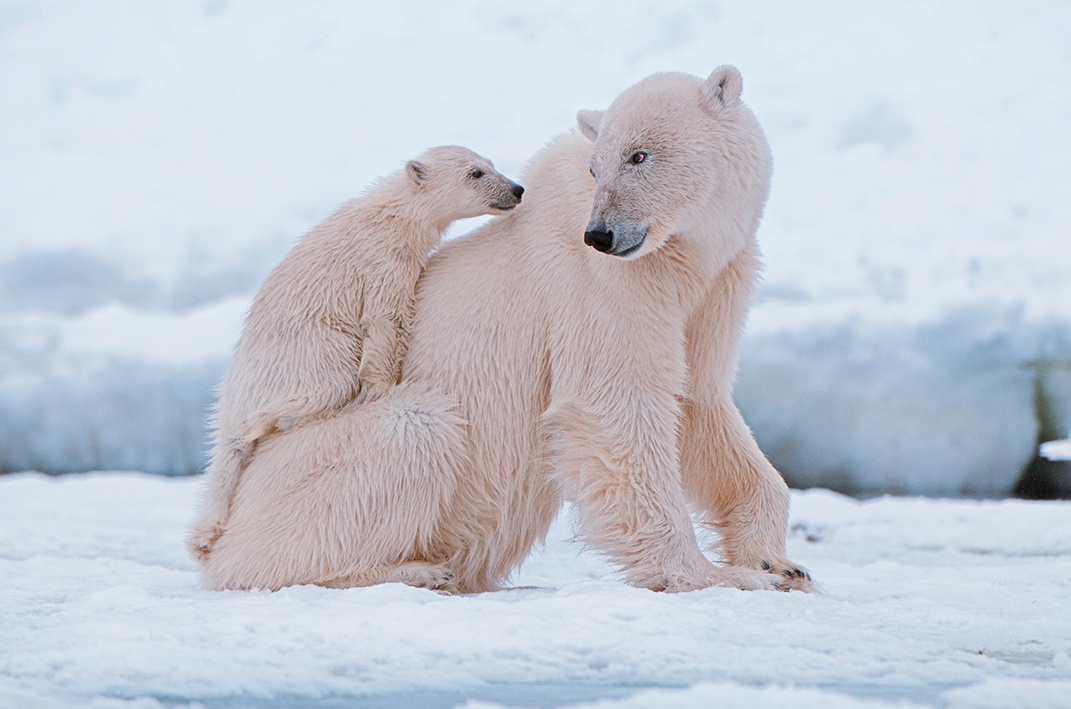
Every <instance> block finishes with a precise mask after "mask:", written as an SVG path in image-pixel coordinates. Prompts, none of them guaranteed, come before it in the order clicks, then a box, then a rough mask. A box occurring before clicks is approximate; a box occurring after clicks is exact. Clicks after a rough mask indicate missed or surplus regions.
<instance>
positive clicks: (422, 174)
mask: <svg viewBox="0 0 1071 709" xmlns="http://www.w3.org/2000/svg"><path fill="white" fill-rule="evenodd" d="M405 174H406V175H408V176H409V179H410V180H412V181H413V182H415V183H417V184H418V185H422V184H424V180H426V179H428V166H427V165H425V164H424V163H422V162H420V161H419V160H410V161H409V162H407V163H406V164H405Z"/></svg>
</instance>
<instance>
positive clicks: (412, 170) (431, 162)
mask: <svg viewBox="0 0 1071 709" xmlns="http://www.w3.org/2000/svg"><path fill="white" fill-rule="evenodd" d="M405 175H406V177H407V178H408V179H409V181H410V186H411V188H412V189H413V190H414V192H415V194H416V195H417V196H418V198H419V202H420V205H421V207H422V208H423V209H425V210H428V211H429V212H432V213H435V214H436V215H437V216H440V217H441V220H442V221H444V222H449V221H453V220H455V219H468V218H470V217H479V216H482V215H484V214H501V213H502V212H507V211H509V210H511V209H513V208H514V207H516V206H517V205H518V204H520V202H521V195H522V194H524V188H523V187H521V186H520V185H518V184H517V183H516V182H514V181H513V180H511V179H509V178H508V177H506V176H505V175H502V174H500V173H499V172H498V171H497V170H495V166H494V165H493V164H491V161H490V160H488V159H487V158H485V157H483V156H481V155H478V154H476V153H474V152H472V151H471V150H469V149H468V148H462V147H460V146H457V145H442V146H439V147H437V148H430V149H428V150H426V151H425V152H424V153H422V154H421V155H420V156H419V157H417V158H416V159H415V160H410V161H409V162H407V163H406V164H405Z"/></svg>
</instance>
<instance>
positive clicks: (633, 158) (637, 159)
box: [628, 150, 647, 165]
mask: <svg viewBox="0 0 1071 709" xmlns="http://www.w3.org/2000/svg"><path fill="white" fill-rule="evenodd" d="M646 159H647V153H645V152H643V151H642V150H637V151H636V152H634V153H633V154H632V155H630V156H629V158H628V161H629V162H630V163H632V164H633V165H639V164H640V163H641V162H643V161H644V160H646Z"/></svg>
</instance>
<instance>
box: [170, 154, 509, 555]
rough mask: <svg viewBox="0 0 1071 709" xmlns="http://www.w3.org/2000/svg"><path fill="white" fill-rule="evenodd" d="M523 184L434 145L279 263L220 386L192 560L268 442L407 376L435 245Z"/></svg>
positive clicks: (475, 158)
mask: <svg viewBox="0 0 1071 709" xmlns="http://www.w3.org/2000/svg"><path fill="white" fill-rule="evenodd" d="M523 192H524V188H523V187H521V186H520V185H518V184H516V183H515V182H513V181H511V180H509V179H507V178H506V177H504V176H502V175H501V174H499V173H498V172H496V171H495V169H494V166H493V165H492V164H491V162H490V161H489V160H487V159H486V158H483V157H481V156H479V155H477V154H476V153H474V152H472V151H471V150H467V149H465V148H461V147H457V146H443V147H438V148H432V149H430V150H428V151H427V152H425V153H424V154H422V155H421V156H420V157H418V158H417V159H415V160H410V161H409V162H408V163H406V165H405V167H404V168H403V169H401V170H398V171H397V172H395V173H392V174H390V175H388V176H387V177H385V178H382V179H381V180H380V181H378V182H377V183H376V184H375V185H373V186H372V187H371V188H370V189H369V190H368V191H367V192H366V193H365V194H364V195H363V196H361V197H359V198H357V199H354V200H351V201H349V202H347V203H346V204H344V205H343V206H342V207H341V208H340V209H339V210H338V211H336V212H335V213H334V214H332V215H331V216H330V217H328V218H327V219H325V220H324V221H323V223H321V224H320V225H319V226H317V227H315V228H314V229H313V230H312V231H310V232H309V233H308V234H306V235H305V237H304V238H302V239H301V241H300V242H299V243H298V244H297V245H296V246H295V247H294V248H293V250H291V251H290V253H288V254H287V255H286V257H285V258H284V259H283V260H282V262H281V263H279V265H277V266H276V267H275V268H274V269H273V270H272V272H271V273H270V274H269V275H268V277H267V279H265V281H264V283H263V284H262V285H261V287H260V289H259V290H258V291H257V294H256V297H255V298H254V300H253V304H252V306H251V307H250V310H249V314H248V315H247V317H246V321H245V326H244V329H243V331H242V335H241V337H240V339H239V340H238V345H237V347H236V348H235V352H234V356H233V358H232V360H231V365H230V368H229V369H228V370H227V374H226V376H225V377H224V379H223V384H222V387H221V389H220V398H219V403H218V405H217V411H216V414H215V417H214V423H215V426H216V431H215V437H214V440H215V446H214V449H213V451H212V456H211V461H210V463H209V467H208V472H207V475H206V478H207V480H206V489H205V493H204V498H203V501H202V504H201V512H200V515H199V517H198V519H197V521H196V522H195V523H194V526H193V529H192V531H191V535H190V538H189V541H188V544H189V548H190V551H191V553H192V554H193V556H194V558H200V557H203V556H205V555H207V554H208V553H209V552H210V551H211V549H212V545H213V544H214V543H215V541H216V540H217V539H218V538H219V536H220V535H221V534H222V533H223V529H224V527H225V525H226V522H227V519H228V517H229V514H230V505H231V500H232V498H233V496H234V490H235V487H236V486H237V483H238V478H239V476H240V474H241V471H242V469H243V468H244V466H245V464H246V462H247V461H248V460H249V457H250V455H251V454H252V452H253V449H254V447H255V446H256V444H257V442H258V440H260V439H262V438H263V437H265V436H267V435H269V434H271V433H272V432H273V431H276V430H281V429H287V428H292V427H293V426H295V425H297V424H299V423H301V422H303V421H306V420H308V419H311V418H316V417H320V416H323V415H325V414H328V413H331V412H333V411H337V410H338V409H340V408H341V407H342V406H344V405H345V404H347V403H349V402H350V401H352V400H353V399H355V398H356V397H358V396H360V397H362V398H363V399H366V400H370V399H375V398H378V397H379V396H381V395H382V394H383V393H384V392H385V391H386V390H387V389H389V388H390V387H391V386H392V385H393V384H395V383H396V382H397V381H398V378H399V375H400V374H401V364H402V360H403V358H404V357H405V353H406V350H407V348H408V342H409V331H410V325H411V322H412V317H413V309H414V290H415V287H416V282H417V278H418V277H419V276H420V273H421V271H422V270H423V268H424V266H425V264H426V263H427V259H428V254H429V252H431V251H432V250H434V249H435V248H436V247H437V246H438V245H439V241H440V239H441V237H442V234H443V232H444V231H446V229H447V227H449V226H450V224H451V223H452V222H454V221H456V220H458V219H465V218H469V217H477V216H481V215H485V214H499V213H502V212H506V211H508V210H510V209H513V208H514V207H515V206H517V204H519V203H520V200H521V195H522V193H523Z"/></svg>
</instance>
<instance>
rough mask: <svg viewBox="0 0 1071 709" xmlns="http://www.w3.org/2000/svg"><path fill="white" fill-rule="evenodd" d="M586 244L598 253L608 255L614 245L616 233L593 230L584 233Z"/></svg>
mask: <svg viewBox="0 0 1071 709" xmlns="http://www.w3.org/2000/svg"><path fill="white" fill-rule="evenodd" d="M584 243H585V244H587V245H588V246H590V247H591V248H593V249H595V250H596V251H601V252H603V253H606V252H607V251H609V250H610V247H611V246H613V245H614V233H613V232H612V231H603V230H602V229H591V230H589V231H585V232H584Z"/></svg>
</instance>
